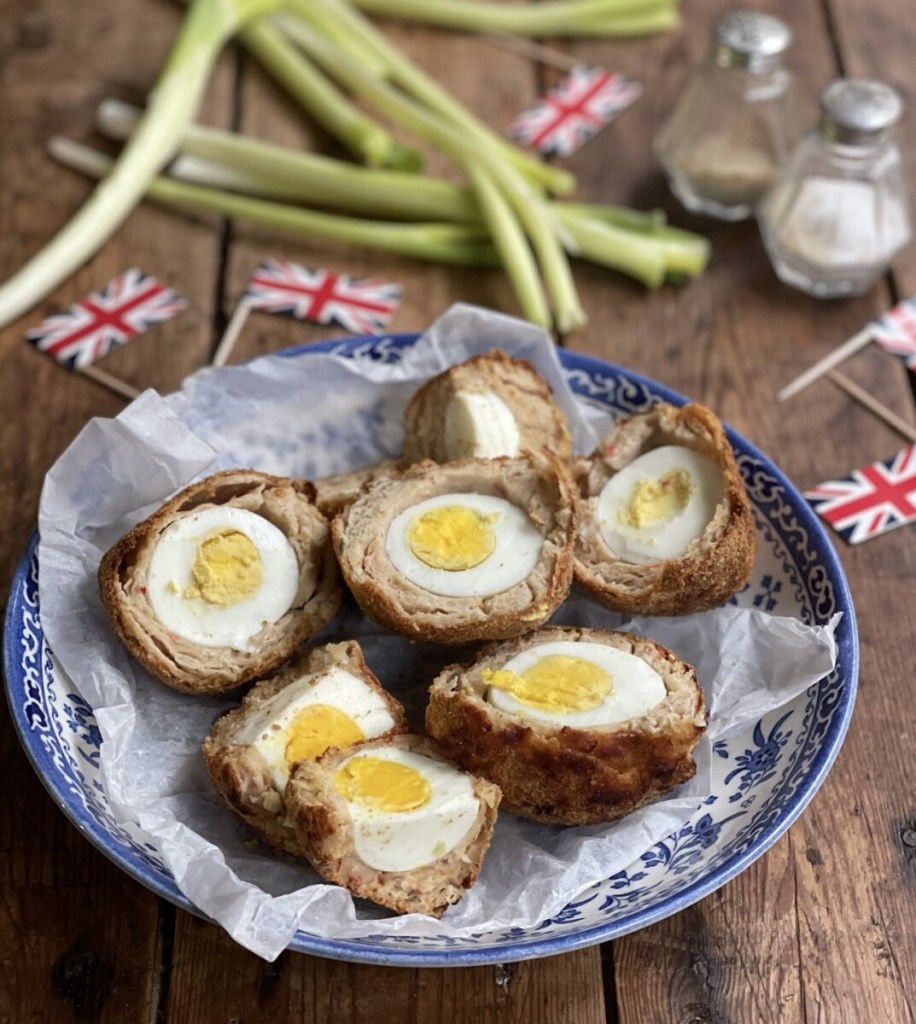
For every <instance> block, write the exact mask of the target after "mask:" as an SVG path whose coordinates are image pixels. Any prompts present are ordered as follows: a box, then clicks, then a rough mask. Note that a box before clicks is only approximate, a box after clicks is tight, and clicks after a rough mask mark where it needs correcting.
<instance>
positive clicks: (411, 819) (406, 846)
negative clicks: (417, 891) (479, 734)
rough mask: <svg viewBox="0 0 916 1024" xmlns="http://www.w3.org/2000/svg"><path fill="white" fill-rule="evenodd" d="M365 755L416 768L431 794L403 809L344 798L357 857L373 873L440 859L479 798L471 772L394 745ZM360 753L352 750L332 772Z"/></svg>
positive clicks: (463, 828)
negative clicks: (375, 806) (417, 804)
mask: <svg viewBox="0 0 916 1024" xmlns="http://www.w3.org/2000/svg"><path fill="white" fill-rule="evenodd" d="M365 754H366V755H368V756H369V757H378V758H381V759H383V760H391V761H398V762H400V763H401V764H404V765H407V766H408V767H409V768H413V769H415V770H416V771H418V772H419V773H420V774H421V775H422V776H423V777H424V778H425V779H426V781H427V782H428V783H429V785H430V788H431V789H432V796H431V799H430V800H429V801H428V802H427V803H426V804H425V805H424V806H423V807H418V808H416V810H412V811H402V812H397V811H381V810H373V809H370V808H367V807H365V806H363V805H362V804H359V803H355V802H350V801H349V800H345V803H346V805H347V810H348V812H349V814H350V819H351V821H352V822H353V844H354V849H355V850H356V853H357V855H358V856H359V857H360V859H361V860H362V861H363V862H364V863H366V864H368V865H369V867H371V868H374V869H375V870H377V871H412V870H413V869H414V868H419V867H423V866H424V865H425V864H432V863H433V862H434V861H437V860H441V859H442V858H443V857H444V856H446V855H447V854H448V853H449V852H450V851H451V850H452V849H454V847H455V846H457V845H458V843H460V842H461V840H462V839H463V838H464V837H465V835H466V834H467V832H468V830H469V829H470V828H471V827H472V825H473V824H474V822H475V820H476V818H477V811H478V808H479V805H480V801H479V799H478V798H477V796H476V795H475V793H474V783H473V780H472V778H471V776H469V775H467V774H466V773H465V772H463V771H461V770H460V769H458V768H455V767H453V766H452V765H450V764H448V763H447V762H445V761H439V760H436V759H434V758H432V757H427V756H426V755H425V754H419V753H416V752H414V751H411V750H403V749H401V748H399V747H393V746H392V747H374V748H372V749H370V750H367V751H365ZM360 756H362V755H361V753H360V752H359V751H357V752H356V753H355V754H353V755H352V757H351V758H347V759H346V761H344V762H342V763H341V764H340V765H339V766H338V768H337V769H336V771H340V770H341V769H342V768H343V767H344V766H345V765H346V764H348V763H349V761H350V760H352V758H353V757H360Z"/></svg>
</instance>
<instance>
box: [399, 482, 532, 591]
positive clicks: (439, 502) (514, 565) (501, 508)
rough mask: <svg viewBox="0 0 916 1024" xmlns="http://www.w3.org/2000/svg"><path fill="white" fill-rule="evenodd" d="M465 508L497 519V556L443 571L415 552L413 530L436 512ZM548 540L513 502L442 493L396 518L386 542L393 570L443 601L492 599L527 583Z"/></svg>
mask: <svg viewBox="0 0 916 1024" xmlns="http://www.w3.org/2000/svg"><path fill="white" fill-rule="evenodd" d="M448 505H463V506H465V507H467V508H471V509H474V510H475V511H476V512H479V513H480V514H481V515H485V516H489V515H493V514H495V516H496V518H495V520H494V521H493V522H492V523H491V526H492V528H493V532H494V534H495V539H496V546H495V548H494V550H493V553H492V554H491V555H490V556H489V557H487V558H485V559H484V560H483V561H482V562H480V563H478V564H477V565H475V566H473V567H472V568H470V569H459V570H449V569H437V568H435V567H434V566H431V565H427V564H426V563H425V562H423V561H421V560H420V559H419V558H417V556H416V555H415V554H414V553H413V552H412V551H411V550H410V545H409V544H408V541H407V531H408V529H409V527H410V524H411V523H412V522H413V521H414V519H416V518H417V517H418V516H421V515H423V514H424V513H426V512H429V511H431V510H432V509H435V508H440V507H442V506H448ZM543 541H544V538H543V536H542V535H541V533H540V531H539V530H538V529H537V528H536V527H535V525H534V524H533V523H532V522H531V520H530V519H529V518H528V515H527V514H526V513H525V512H524V511H523V510H522V509H520V508H518V506H516V505H513V504H512V502H511V501H506V500H505V499H504V498H496V497H493V496H491V495H487V494H473V493H471V494H468V493H462V494H440V495H438V496H437V497H435V498H428V499H427V500H426V501H421V502H418V503H417V504H416V505H411V506H410V508H408V509H405V510H404V511H403V512H402V513H401V514H400V515H398V516H396V517H395V519H394V520H393V522H392V523H391V526H389V527H388V533H387V535H386V537H385V550H386V551H387V553H388V558H389V559H390V560H391V563H392V565H393V566H394V567H395V569H397V571H398V572H399V573H401V574H402V575H403V576H405V577H406V578H407V579H408V580H410V582H411V583H415V584H416V585H417V586H418V587H422V588H423V589H424V590H428V591H430V592H431V593H433V594H440V595H442V596H443V597H488V596H490V595H491V594H499V593H502V592H503V591H504V590H508V589H509V588H510V587H514V586H515V584H516V583H520V582H521V581H522V580H524V579H526V578H527V576H528V575H529V574H530V572H531V570H532V569H533V568H534V567H535V565H536V564H537V561H538V557H539V556H540V554H541V546H542V544H543Z"/></svg>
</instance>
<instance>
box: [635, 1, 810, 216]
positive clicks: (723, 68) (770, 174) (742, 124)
mask: <svg viewBox="0 0 916 1024" xmlns="http://www.w3.org/2000/svg"><path fill="white" fill-rule="evenodd" d="M791 41H792V33H791V32H790V30H789V28H788V27H787V26H786V25H784V24H783V22H781V21H779V20H778V19H777V18H773V17H771V16H770V15H768V14H761V13H759V12H757V11H734V12H732V13H731V14H727V15H726V16H725V17H723V18H721V19H720V20H719V21H718V22H717V23H716V26H715V29H714V32H713V46H712V50H711V52H710V53H709V55H708V56H707V58H706V60H705V61H704V62H703V63H702V64H701V65H700V66H699V67H698V68H697V70H696V72H695V74H694V76H693V78H692V79H691V80H690V82H689V83H688V85H687V89H686V91H685V92H684V94H683V96H682V98H681V99H680V101H679V102H678V104H677V105H676V107H675V108H674V111H673V113H672V115H671V117H670V119H669V120H668V122H667V123H666V124H665V125H664V127H663V128H662V129H661V131H660V132H659V134H658V135H657V136H656V139H655V152H656V154H657V156H658V158H659V160H660V161H661V164H662V166H663V168H664V169H665V173H666V175H667V177H668V182H669V185H670V186H671V191H672V192H673V193H674V194H675V195H676V196H677V197H678V199H680V201H681V202H682V203H683V204H684V206H685V207H687V209H688V210H693V211H695V212H697V213H706V214H710V215H712V216H714V217H719V218H721V219H723V220H743V219H744V218H746V217H749V216H751V214H752V213H753V212H754V205H755V204H756V202H757V200H758V199H759V198H760V196H761V194H762V193H763V192H764V191H765V190H766V189H767V188H768V187H769V186H770V185H771V184H772V183H773V182H774V181H775V180H776V178H777V176H778V174H779V170H780V167H781V165H782V163H783V161H784V159H785V158H786V157H787V156H788V154H789V151H790V150H791V148H792V145H793V143H794V141H795V138H796V135H797V132H796V130H795V123H794V116H793V115H794V108H793V105H792V100H791V91H792V76H791V74H790V72H789V71H788V70H787V69H786V68H785V67H784V66H783V63H782V60H783V54H784V53H785V51H786V49H787V48H788V46H789V43H790V42H791Z"/></svg>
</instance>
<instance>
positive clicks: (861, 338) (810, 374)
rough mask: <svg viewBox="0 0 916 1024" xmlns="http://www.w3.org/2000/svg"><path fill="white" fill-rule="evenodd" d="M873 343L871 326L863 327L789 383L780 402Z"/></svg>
mask: <svg viewBox="0 0 916 1024" xmlns="http://www.w3.org/2000/svg"><path fill="white" fill-rule="evenodd" d="M870 341H871V324H869V325H868V326H867V327H863V328H862V330H861V331H857V332H856V333H855V334H854V335H853V336H852V337H851V338H850V339H849V340H848V341H844V342H843V344H842V345H840V346H838V347H837V348H835V349H834V350H833V351H832V352H831V353H830V354H829V355H827V356H824V358H823V359H820V360H819V361H818V362H816V363H815V364H814V366H811V367H809V368H808V369H807V370H805V372H804V373H802V374H799V376H797V377H796V378H795V380H793V381H791V382H790V383H788V384H787V385H786V386H785V387H784V388H783V389H782V391H780V392H779V394H777V396H776V397H777V398H778V399H779V401H780V402H784V401H785V400H786V399H787V398H791V397H792V396H793V395H797V394H798V393H799V391H803V390H804V389H805V388H806V387H808V385H809V384H813V383H814V382H815V381H816V380H818V378H820V377H823V376H824V375H825V374H827V373H828V372H829V371H830V370H832V369H833V368H834V367H835V366H839V365H840V363H842V362H845V360H847V359H849V357H850V356H852V355H854V354H855V353H856V352H858V351H859V349H861V348H865V346H866V345H867V344H868V343H869V342H870Z"/></svg>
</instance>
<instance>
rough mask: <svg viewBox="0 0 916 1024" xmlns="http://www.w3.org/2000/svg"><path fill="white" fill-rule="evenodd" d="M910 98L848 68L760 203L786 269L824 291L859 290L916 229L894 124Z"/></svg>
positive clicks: (768, 236) (778, 264) (777, 261)
mask: <svg viewBox="0 0 916 1024" xmlns="http://www.w3.org/2000/svg"><path fill="white" fill-rule="evenodd" d="M902 110H903V104H902V102H901V100H900V97H899V95H898V94H897V93H896V92H895V91H894V90H893V89H892V88H890V86H888V85H885V84H883V83H882V82H874V81H867V80H864V79H850V78H840V79H837V80H836V81H834V82H831V84H830V85H828V86H827V88H826V89H824V91H823V92H822V93H821V119H820V123H819V125H818V126H817V128H815V129H814V130H813V131H811V132H809V133H808V134H807V135H806V136H805V137H804V138H803V139H802V140H801V142H800V143H799V145H798V147H797V149H796V151H795V152H794V153H793V155H792V157H791V158H790V160H789V162H788V164H787V165H786V168H785V172H784V174H783V175H782V177H781V178H780V180H779V181H778V182H777V183H776V184H775V185H774V186H773V188H772V189H771V190H770V191H769V192H768V193H767V195H766V196H765V197H764V198H763V200H762V201H761V203H760V207H759V210H758V222H759V225H760V230H761V234H762V236H763V242H764V245H765V247H766V250H767V254H768V255H769V257H770V262H771V263H772V264H773V268H774V269H775V271H776V273H777V274H778V275H779V277H780V278H781V279H782V280H783V281H785V282H787V283H788V284H791V285H794V286H795V287H796V288H800V289H801V290H802V291H805V292H808V293H809V294H811V295H816V296H818V297H821V298H832V297H837V296H843V295H858V294H861V293H862V292H864V291H866V290H867V289H868V288H869V287H870V286H871V285H872V284H873V282H874V281H875V280H876V279H877V278H878V277H879V276H880V275H881V274H882V273H884V271H885V270H887V268H888V266H889V265H890V262H891V260H892V259H893V258H894V256H896V255H897V253H898V252H899V251H900V250H901V249H902V248H903V247H904V246H905V245H906V244H907V243H908V242H909V240H910V237H911V229H910V215H909V204H908V201H907V194H906V181H905V178H904V174H903V165H902V161H901V159H900V152H899V150H898V149H897V145H896V143H895V142H894V137H893V128H894V125H895V124H896V122H897V121H898V120H899V119H900V115H901V113H902Z"/></svg>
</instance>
